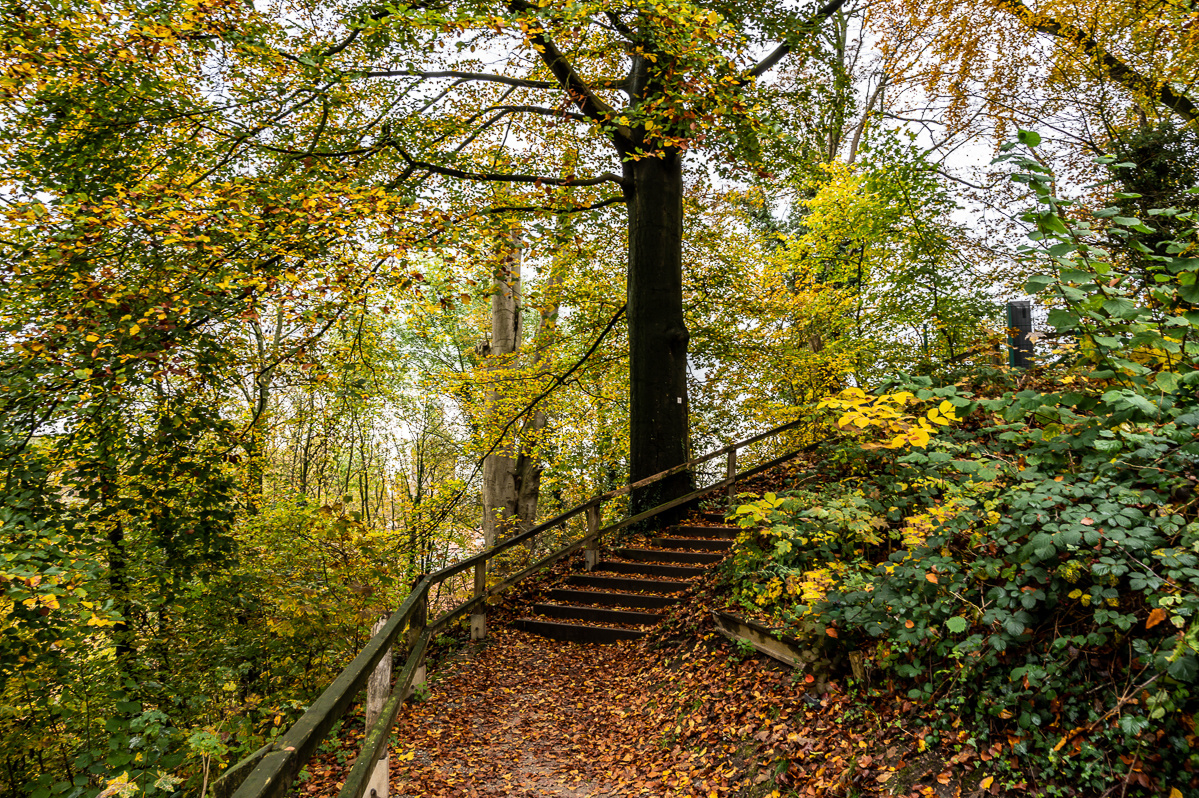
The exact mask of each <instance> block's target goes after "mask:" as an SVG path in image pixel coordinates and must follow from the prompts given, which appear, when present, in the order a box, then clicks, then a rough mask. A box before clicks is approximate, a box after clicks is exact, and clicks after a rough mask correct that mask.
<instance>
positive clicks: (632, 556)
mask: <svg viewBox="0 0 1199 798" xmlns="http://www.w3.org/2000/svg"><path fill="white" fill-rule="evenodd" d="M612 555H613V556H615V557H619V558H621V559H622V560H637V561H639V562H668V563H678V564H679V565H708V564H709V563H714V562H720V560H721V559H722V558H723V555H721V554H719V553H717V552H702V551H654V550H653V549H613V551H612Z"/></svg>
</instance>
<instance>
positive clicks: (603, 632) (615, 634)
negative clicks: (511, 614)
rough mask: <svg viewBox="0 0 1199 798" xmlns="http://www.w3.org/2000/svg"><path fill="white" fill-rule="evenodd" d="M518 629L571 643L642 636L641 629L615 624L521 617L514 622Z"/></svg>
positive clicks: (609, 641)
mask: <svg viewBox="0 0 1199 798" xmlns="http://www.w3.org/2000/svg"><path fill="white" fill-rule="evenodd" d="M516 626H517V628H518V629H521V630H523V631H526V632H531V633H533V634H536V635H541V636H542V637H548V638H550V639H551V640H565V641H567V642H571V643H617V642H619V641H621V640H636V639H637V638H639V637H644V636H645V634H646V633H645V632H644V631H642V630H641V629H620V628H617V627H615V626H583V625H582V624H577V623H557V622H555V621H538V620H534V619H532V618H521V619H520V620H519V621H517V622H516Z"/></svg>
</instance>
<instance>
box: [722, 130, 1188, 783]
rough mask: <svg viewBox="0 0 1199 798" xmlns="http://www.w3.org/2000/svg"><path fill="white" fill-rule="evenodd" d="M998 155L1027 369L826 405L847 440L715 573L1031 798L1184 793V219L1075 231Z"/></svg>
mask: <svg viewBox="0 0 1199 798" xmlns="http://www.w3.org/2000/svg"><path fill="white" fill-rule="evenodd" d="M1022 142H1023V143H1025V144H1028V145H1030V146H1036V144H1037V143H1038V142H1039V139H1037V137H1036V136H1035V134H1028V133H1025V134H1022ZM1002 158H1003V160H1006V161H1009V162H1010V163H1012V164H1014V165H1015V167H1016V168H1017V169H1018V171H1017V173H1016V175H1015V179H1016V180H1018V181H1020V182H1023V183H1025V184H1027V185H1028V186H1029V187H1030V188H1031V189H1032V191H1033V193H1034V195H1035V198H1036V201H1037V206H1036V208H1035V209H1034V210H1033V211H1030V212H1029V213H1028V214H1027V216H1026V218H1027V219H1028V221H1030V222H1032V223H1033V224H1034V225H1035V232H1033V234H1032V235H1031V238H1032V240H1033V243H1032V244H1030V245H1029V246H1028V247H1026V248H1025V250H1024V254H1025V256H1026V257H1029V258H1034V259H1036V260H1037V261H1038V262H1040V263H1041V264H1042V265H1043V266H1044V267H1046V271H1047V273H1045V274H1041V275H1037V276H1034V277H1032V278H1031V279H1030V280H1029V283H1028V290H1029V291H1030V292H1031V293H1035V294H1039V295H1040V296H1041V297H1042V298H1043V299H1044V300H1045V301H1046V302H1047V304H1049V306H1050V307H1051V310H1050V313H1049V323H1050V324H1051V325H1052V327H1053V328H1054V332H1052V333H1050V334H1049V335H1047V336H1045V337H1044V338H1043V340H1042V341H1041V342H1040V349H1041V350H1042V351H1041V364H1040V365H1039V366H1037V367H1036V368H1035V369H1033V370H1031V371H1029V372H1026V373H1014V372H1010V371H1007V370H1005V369H999V368H995V367H973V368H970V369H967V370H963V371H962V372H960V373H956V374H949V375H945V376H943V377H941V378H937V379H934V378H931V377H924V378H913V377H907V378H904V379H902V380H898V381H896V382H895V383H894V384H891V385H887V386H883V388H882V390H881V393H880V395H878V396H868V395H867V394H865V393H864V392H861V391H849V392H846V393H844V394H842V395H841V396H839V397H834V398H832V399H829V400H825V402H823V403H822V406H824V407H826V408H829V409H832V410H840V411H841V415H840V418H839V421H838V427H839V429H840V433H841V434H839V435H836V436H834V439H833V440H832V441H830V443H829V444H828V446H827V449H826V452H825V460H824V461H823V463H822V465H821V471H820V473H819V474H817V473H812V474H808V475H801V476H800V477H798V478H797V479H798V483H799V484H797V486H796V488H795V489H794V490H792V491H789V492H784V493H782V494H780V495H773V494H772V495H767V496H766V497H763V498H761V499H759V500H755V501H749V502H747V503H746V504H744V505H742V506H741V507H740V508H739V509H738V514H739V517H740V519H741V520H742V524H743V526H745V527H746V532H745V533H744V534H743V535H742V537H741V539H740V541H739V543H738V546H737V549H736V553H735V556H734V557H733V558H731V560H730V561H729V562H728V565H727V566H726V570H725V575H726V580H727V583H728V586H729V588H730V589H731V591H732V595H733V596H734V598H735V599H736V600H738V601H740V602H741V603H743V604H744V605H746V606H749V607H753V608H755V609H757V610H759V611H762V612H766V613H769V614H772V615H773V616H775V618H776V619H777V620H778V621H780V622H782V623H784V624H786V625H787V626H789V627H790V628H792V629H794V630H797V631H803V630H806V631H808V633H813V630H814V631H815V633H819V634H827V635H830V636H833V637H836V638H838V639H839V640H840V641H841V642H842V643H843V644H844V645H846V646H847V647H849V648H851V649H852V648H857V649H860V650H863V651H866V652H870V653H872V662H873V665H874V666H875V669H876V673H878V674H881V675H882V676H884V677H885V678H887V679H889V680H890V682H891V686H892V687H893V688H898V689H902V690H906V692H907V695H908V696H909V698H911V699H912V700H916V701H922V702H925V703H926V704H928V705H932V706H935V707H936V708H938V709H939V710H941V711H940V712H938V713H935V716H936V717H937V718H938V719H939V720H938V723H939V728H937V729H936V730H935V733H936V734H939V735H942V736H951V737H952V738H953V739H954V740H956V741H959V742H970V743H973V744H974V745H975V747H976V748H977V749H978V750H983V749H985V748H987V747H988V746H992V745H994V744H996V743H1001V744H1003V745H1004V746H1007V747H1009V748H1007V750H1009V751H1010V756H1008V757H1005V758H1002V759H997V760H995V761H994V762H992V765H994V766H996V767H997V768H998V769H1002V768H1008V769H1010V770H1011V771H1012V773H1013V775H1012V778H1013V780H1016V781H1018V780H1020V779H1025V780H1027V782H1026V786H1028V787H1029V788H1030V789H1034V790H1036V791H1038V792H1041V793H1044V794H1052V795H1098V794H1101V793H1104V792H1105V791H1107V790H1109V789H1111V788H1112V786H1113V785H1120V787H1121V788H1122V789H1124V790H1126V791H1127V793H1128V794H1153V795H1166V794H1171V795H1173V794H1175V793H1173V792H1172V791H1177V794H1187V795H1196V794H1199V778H1197V777H1196V773H1195V772H1196V768H1197V766H1199V755H1196V754H1194V753H1192V748H1193V746H1194V743H1195V742H1196V737H1197V735H1199V728H1197V727H1196V725H1195V713H1196V710H1199V697H1197V696H1196V685H1195V682H1196V675H1197V674H1199V659H1197V654H1199V615H1197V612H1196V610H1197V609H1199V513H1197V511H1196V510H1197V505H1199V496H1197V494H1196V485H1197V484H1199V436H1197V429H1199V399H1197V397H1196V390H1197V389H1199V365H1197V363H1196V354H1197V353H1199V340H1196V335H1197V332H1199V310H1197V309H1196V307H1197V306H1199V282H1197V280H1196V278H1197V276H1199V257H1196V255H1197V253H1196V240H1197V231H1196V226H1197V225H1196V222H1197V219H1196V215H1195V214H1194V213H1193V212H1192V213H1183V212H1179V211H1177V210H1174V209H1170V208H1166V209H1154V210H1150V211H1149V212H1148V214H1147V215H1148V216H1149V217H1150V218H1149V219H1140V218H1134V217H1126V216H1122V215H1121V214H1120V212H1119V210H1117V209H1115V208H1111V209H1105V210H1100V211H1098V212H1095V213H1093V214H1088V213H1086V212H1085V211H1083V210H1082V209H1079V208H1071V207H1070V203H1069V202H1068V201H1066V200H1063V199H1060V198H1058V197H1055V196H1054V195H1053V193H1052V191H1051V186H1052V174H1051V173H1050V172H1049V171H1048V170H1047V169H1046V167H1044V166H1042V165H1041V164H1040V163H1039V162H1038V161H1037V160H1035V159H1034V158H1032V157H1029V156H1028V155H1025V154H1022V153H1021V152H1019V151H1016V148H1015V147H1009V148H1008V151H1007V153H1006V154H1005V155H1004V156H1002ZM1107 162H1108V163H1109V164H1110V165H1111V168H1112V169H1113V170H1119V169H1122V168H1127V167H1128V165H1126V164H1114V163H1111V162H1110V159H1108V161H1107ZM1196 191H1199V190H1196V189H1192V192H1196ZM1129 198H1130V195H1128V194H1120V193H1116V194H1115V199H1116V200H1117V201H1121V200H1126V199H1129ZM1153 217H1156V218H1158V219H1160V220H1168V224H1161V225H1157V226H1156V227H1155V226H1153V224H1152V221H1153ZM1167 229H1168V230H1170V231H1171V233H1172V235H1171V236H1168V237H1164V236H1162V235H1161V232H1162V230H1167ZM1101 232H1102V233H1103V234H1105V236H1106V241H1107V242H1108V243H1107V244H1106V245H1101V244H1100V243H1099V242H1100V241H1101V240H1103V239H1101V238H1100V234H1101ZM1145 242H1150V243H1152V245H1153V246H1149V245H1147V244H1146V243H1145ZM1016 771H1018V773H1017V772H1016Z"/></svg>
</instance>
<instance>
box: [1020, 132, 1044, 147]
mask: <svg viewBox="0 0 1199 798" xmlns="http://www.w3.org/2000/svg"><path fill="white" fill-rule="evenodd" d="M1016 139H1017V140H1018V141H1019V142H1020V143H1021V144H1025V145H1027V146H1029V147H1036V146H1038V145H1039V144H1040V143H1041V134H1040V133H1037V132H1035V131H1032V130H1020V131H1017V133H1016Z"/></svg>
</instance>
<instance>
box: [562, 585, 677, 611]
mask: <svg viewBox="0 0 1199 798" xmlns="http://www.w3.org/2000/svg"><path fill="white" fill-rule="evenodd" d="M546 598H548V599H549V600H550V601H561V602H564V603H567V604H600V605H603V606H605V607H642V608H645V609H651V610H660V609H665V608H666V607H670V606H673V605H675V604H678V603H679V602H680V601H682V599H677V598H675V597H674V596H655V595H648V596H647V595H642V594H639V593H600V592H599V591H597V590H565V589H563V588H556V589H554V590H551V591H549V593H547V594H546Z"/></svg>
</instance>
